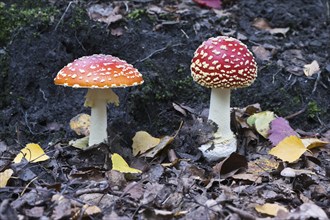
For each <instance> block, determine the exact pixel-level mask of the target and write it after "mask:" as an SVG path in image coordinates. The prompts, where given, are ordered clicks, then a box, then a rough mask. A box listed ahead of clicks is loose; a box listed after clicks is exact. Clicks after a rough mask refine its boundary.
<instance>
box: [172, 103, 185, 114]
mask: <svg viewBox="0 0 330 220" xmlns="http://www.w3.org/2000/svg"><path fill="white" fill-rule="evenodd" d="M172 105H173V108H174V109H175V110H177V111H178V112H180V113H181V114H182V115H184V116H187V112H186V111H185V110H184V109H183V108H181V106H180V105H178V104H176V103H174V102H173V103H172Z"/></svg>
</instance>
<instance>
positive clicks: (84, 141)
mask: <svg viewBox="0 0 330 220" xmlns="http://www.w3.org/2000/svg"><path fill="white" fill-rule="evenodd" d="M88 140H89V136H87V137H83V138H79V139H77V140H71V141H69V145H70V146H72V147H75V148H78V149H80V150H87V149H89V148H90V147H89V146H88Z"/></svg>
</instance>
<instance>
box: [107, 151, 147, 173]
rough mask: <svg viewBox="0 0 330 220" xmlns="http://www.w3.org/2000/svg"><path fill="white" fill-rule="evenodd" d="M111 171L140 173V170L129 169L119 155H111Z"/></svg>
mask: <svg viewBox="0 0 330 220" xmlns="http://www.w3.org/2000/svg"><path fill="white" fill-rule="evenodd" d="M111 160H112V170H117V171H119V172H121V173H142V171H141V170H138V169H135V168H131V167H130V166H128V164H127V163H126V161H125V160H124V158H122V157H121V156H120V155H119V154H116V153H115V154H112V156H111Z"/></svg>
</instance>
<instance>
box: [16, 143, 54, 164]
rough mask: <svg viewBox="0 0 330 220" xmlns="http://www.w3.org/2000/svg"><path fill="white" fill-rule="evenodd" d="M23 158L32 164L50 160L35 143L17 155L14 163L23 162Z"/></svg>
mask: <svg viewBox="0 0 330 220" xmlns="http://www.w3.org/2000/svg"><path fill="white" fill-rule="evenodd" d="M23 157H24V158H25V159H26V160H27V161H29V162H31V163H36V162H41V161H45V160H48V159H49V157H48V156H47V155H46V154H45V152H44V150H43V149H42V148H41V147H40V146H39V144H33V143H30V144H27V145H26V146H25V148H23V149H22V150H21V152H19V154H17V156H16V157H15V159H14V163H19V162H21V160H22V159H23Z"/></svg>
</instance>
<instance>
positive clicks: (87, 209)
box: [83, 204, 102, 217]
mask: <svg viewBox="0 0 330 220" xmlns="http://www.w3.org/2000/svg"><path fill="white" fill-rule="evenodd" d="M83 210H84V216H85V217H88V216H92V215H95V214H99V213H101V211H102V210H101V209H100V208H99V207H97V206H96V205H88V204H85V205H83Z"/></svg>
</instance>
